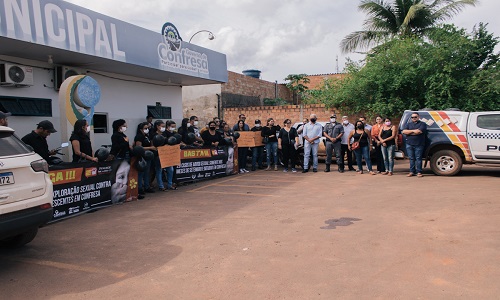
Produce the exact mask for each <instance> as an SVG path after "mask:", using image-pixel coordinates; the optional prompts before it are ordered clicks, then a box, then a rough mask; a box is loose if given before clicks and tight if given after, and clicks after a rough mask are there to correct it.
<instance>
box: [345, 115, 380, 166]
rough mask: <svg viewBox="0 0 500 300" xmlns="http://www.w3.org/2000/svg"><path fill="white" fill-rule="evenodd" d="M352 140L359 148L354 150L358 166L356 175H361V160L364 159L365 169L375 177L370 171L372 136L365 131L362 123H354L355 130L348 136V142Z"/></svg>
mask: <svg viewBox="0 0 500 300" xmlns="http://www.w3.org/2000/svg"><path fill="white" fill-rule="evenodd" d="M351 138H352V139H353V141H354V142H357V143H359V148H357V149H354V153H355V154H356V162H357V164H358V171H357V172H358V173H359V174H363V158H364V159H365V163H366V167H367V168H368V171H369V172H370V174H371V175H376V173H375V172H373V169H372V162H371V160H370V147H371V144H372V136H371V134H370V131H369V130H368V129H365V124H363V122H362V121H357V122H356V129H354V130H353V131H351V133H350V134H349V140H351ZM351 145H352V144H349V150H351Z"/></svg>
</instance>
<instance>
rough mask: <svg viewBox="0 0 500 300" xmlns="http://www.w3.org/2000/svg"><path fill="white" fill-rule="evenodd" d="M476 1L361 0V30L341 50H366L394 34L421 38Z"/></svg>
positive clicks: (351, 36) (347, 39)
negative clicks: (362, 22) (364, 15)
mask: <svg viewBox="0 0 500 300" xmlns="http://www.w3.org/2000/svg"><path fill="white" fill-rule="evenodd" d="M477 2H479V1H478V0H392V1H387V0H362V1H361V4H360V5H359V6H358V8H359V10H361V11H363V12H365V13H366V14H367V19H366V20H365V22H364V24H363V30H361V31H355V32H353V33H351V34H349V35H348V36H346V37H345V38H344V39H343V40H342V42H341V49H342V52H344V53H348V52H352V51H355V50H356V49H367V48H369V47H370V46H375V45H378V44H380V43H383V42H385V41H388V40H391V39H393V38H395V37H412V36H418V37H424V36H427V35H428V34H429V33H430V32H432V30H433V29H434V28H435V27H436V26H437V25H438V24H439V23H440V22H442V21H445V20H447V19H450V18H452V17H453V16H455V15H456V14H458V13H459V12H460V11H461V10H462V9H464V8H465V7H466V6H468V5H469V6H470V5H471V6H474V5H476V4H477Z"/></svg>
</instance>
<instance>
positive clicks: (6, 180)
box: [0, 172, 14, 185]
mask: <svg viewBox="0 0 500 300" xmlns="http://www.w3.org/2000/svg"><path fill="white" fill-rule="evenodd" d="M7 184H14V174H13V173H12V172H8V173H0V185H7Z"/></svg>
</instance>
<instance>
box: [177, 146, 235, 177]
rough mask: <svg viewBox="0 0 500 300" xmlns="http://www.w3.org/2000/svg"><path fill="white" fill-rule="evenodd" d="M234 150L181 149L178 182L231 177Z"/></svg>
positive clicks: (226, 148)
mask: <svg viewBox="0 0 500 300" xmlns="http://www.w3.org/2000/svg"><path fill="white" fill-rule="evenodd" d="M233 156H234V148H232V147H219V148H198V149H181V164H180V166H179V167H177V169H176V176H177V181H178V182H188V181H195V180H202V179H208V178H213V177H215V176H222V175H229V174H232V173H233V171H234V169H233V168H234V162H233Z"/></svg>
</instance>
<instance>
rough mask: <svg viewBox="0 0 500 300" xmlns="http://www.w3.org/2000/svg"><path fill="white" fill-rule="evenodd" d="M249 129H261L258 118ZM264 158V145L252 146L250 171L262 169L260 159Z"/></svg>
mask: <svg viewBox="0 0 500 300" xmlns="http://www.w3.org/2000/svg"><path fill="white" fill-rule="evenodd" d="M250 130H251V131H254V132H255V131H262V124H261V122H260V120H259V119H257V120H255V126H254V127H252V129H250ZM263 159H264V146H257V147H252V171H255V170H257V168H259V169H260V170H262V169H264V166H263V165H262V161H263Z"/></svg>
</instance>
